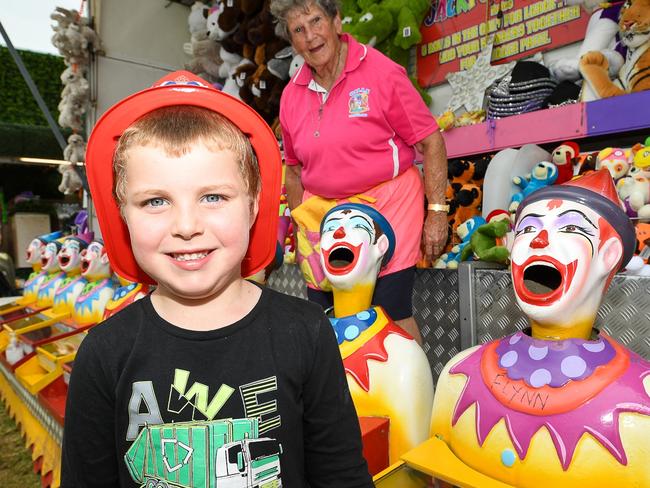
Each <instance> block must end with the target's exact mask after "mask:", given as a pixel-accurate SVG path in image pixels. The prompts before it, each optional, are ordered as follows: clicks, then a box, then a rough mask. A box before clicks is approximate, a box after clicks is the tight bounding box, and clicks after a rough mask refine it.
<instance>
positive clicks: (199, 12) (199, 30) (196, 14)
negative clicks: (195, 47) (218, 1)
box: [187, 1, 210, 41]
mask: <svg viewBox="0 0 650 488" xmlns="http://www.w3.org/2000/svg"><path fill="white" fill-rule="evenodd" d="M209 12H210V7H208V6H207V5H206V4H205V3H203V2H199V1H196V2H194V3H193V4H192V7H191V8H190V14H189V15H188V16H187V27H188V29H189V31H190V37H191V39H192V40H193V41H194V40H196V41H203V40H204V39H207V38H208V26H207V20H208V15H209Z"/></svg>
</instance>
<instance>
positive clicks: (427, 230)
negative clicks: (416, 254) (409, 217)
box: [422, 211, 448, 266]
mask: <svg viewBox="0 0 650 488" xmlns="http://www.w3.org/2000/svg"><path fill="white" fill-rule="evenodd" d="M447 232H448V231H447V214H446V212H433V211H428V212H427V218H426V219H425V221H424V228H423V229H422V257H423V258H424V261H425V263H426V264H427V266H431V263H433V261H434V260H435V259H437V258H438V256H440V254H442V251H443V249H444V247H445V244H446V243H447Z"/></svg>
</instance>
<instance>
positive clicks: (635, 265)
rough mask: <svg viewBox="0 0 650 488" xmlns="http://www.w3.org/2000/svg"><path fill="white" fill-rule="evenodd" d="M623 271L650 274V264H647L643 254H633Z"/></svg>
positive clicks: (636, 274) (639, 274)
mask: <svg viewBox="0 0 650 488" xmlns="http://www.w3.org/2000/svg"><path fill="white" fill-rule="evenodd" d="M623 273H624V274H628V275H634V276H650V265H649V264H646V262H645V261H644V260H643V258H642V257H641V256H632V257H631V258H630V262H629V263H627V265H626V266H625V271H623Z"/></svg>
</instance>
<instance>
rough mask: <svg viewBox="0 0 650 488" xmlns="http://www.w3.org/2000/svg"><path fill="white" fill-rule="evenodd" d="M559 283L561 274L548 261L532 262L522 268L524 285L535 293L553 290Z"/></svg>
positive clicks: (540, 293) (539, 293) (560, 282)
mask: <svg viewBox="0 0 650 488" xmlns="http://www.w3.org/2000/svg"><path fill="white" fill-rule="evenodd" d="M561 284H562V274H561V273H560V272H559V271H558V270H557V269H555V267H554V266H552V265H550V264H548V263H544V264H532V265H530V266H528V267H527V268H526V269H525V270H524V286H525V287H526V288H528V290H530V291H531V292H532V293H535V294H537V295H543V294H546V293H550V292H552V291H555V290H557V289H558V288H559V287H560V285H561Z"/></svg>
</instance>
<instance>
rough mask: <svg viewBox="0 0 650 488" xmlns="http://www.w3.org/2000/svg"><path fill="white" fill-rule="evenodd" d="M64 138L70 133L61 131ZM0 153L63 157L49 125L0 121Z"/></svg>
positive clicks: (20, 155)
mask: <svg viewBox="0 0 650 488" xmlns="http://www.w3.org/2000/svg"><path fill="white" fill-rule="evenodd" d="M62 133H63V137H64V138H65V139H67V138H68V136H69V135H70V134H71V133H72V132H71V131H70V130H69V129H65V130H63V131H62ZM0 154H2V156H9V157H14V158H19V157H22V156H27V157H30V158H49V159H63V149H61V146H59V143H58V142H57V141H56V138H55V137H54V134H53V133H52V131H51V130H50V127H49V126H46V127H39V126H32V125H20V124H6V123H3V122H2V121H0Z"/></svg>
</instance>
